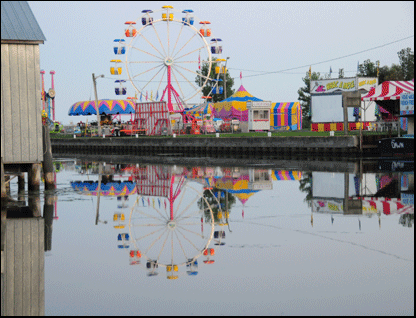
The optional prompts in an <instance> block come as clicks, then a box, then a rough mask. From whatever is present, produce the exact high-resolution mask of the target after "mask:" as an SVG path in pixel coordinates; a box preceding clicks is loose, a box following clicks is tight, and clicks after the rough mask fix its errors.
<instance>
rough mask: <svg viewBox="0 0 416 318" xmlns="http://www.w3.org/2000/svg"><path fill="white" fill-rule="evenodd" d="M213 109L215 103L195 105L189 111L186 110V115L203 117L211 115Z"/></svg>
mask: <svg viewBox="0 0 416 318" xmlns="http://www.w3.org/2000/svg"><path fill="white" fill-rule="evenodd" d="M213 108H214V104H213V103H203V104H201V105H195V106H193V107H191V108H189V109H185V110H184V113H185V114H189V115H193V116H196V117H198V116H199V117H202V116H203V115H211V114H212V110H213Z"/></svg>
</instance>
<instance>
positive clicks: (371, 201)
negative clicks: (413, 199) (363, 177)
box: [363, 198, 415, 215]
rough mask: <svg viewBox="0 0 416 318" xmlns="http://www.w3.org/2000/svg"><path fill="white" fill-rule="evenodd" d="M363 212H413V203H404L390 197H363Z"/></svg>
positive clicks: (386, 213)
mask: <svg viewBox="0 0 416 318" xmlns="http://www.w3.org/2000/svg"><path fill="white" fill-rule="evenodd" d="M363 212H364V213H378V212H380V213H383V214H385V215H389V214H414V213H415V206H414V205H413V204H404V203H403V202H401V200H400V199H393V198H392V199H390V198H363Z"/></svg>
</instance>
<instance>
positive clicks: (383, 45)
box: [245, 35, 414, 78]
mask: <svg viewBox="0 0 416 318" xmlns="http://www.w3.org/2000/svg"><path fill="white" fill-rule="evenodd" d="M412 37H414V35H411V36H408V37H405V38H403V39H400V40H396V41H393V42H389V43H386V44H382V45H379V46H376V47H373V48H370V49H366V50H363V51H360V52H356V53H351V54H348V55H344V56H340V57H336V58H333V59H330V60H326V61H322V62H317V63H312V64H306V65H302V66H297V67H292V68H288V69H284V70H279V71H272V72H264V73H261V74H253V75H248V76H245V77H246V78H247V77H254V76H260V75H267V74H274V73H282V72H285V71H292V70H296V69H299V68H304V67H308V66H312V65H319V64H323V63H328V62H332V61H336V60H340V59H343V58H346V57H350V56H353V55H357V54H361V53H364V52H368V51H372V50H376V49H379V48H382V47H385V46H387V45H391V44H394V43H397V42H400V41H404V40H407V39H410V38H412ZM246 71H248V70H246ZM252 72H259V71H252Z"/></svg>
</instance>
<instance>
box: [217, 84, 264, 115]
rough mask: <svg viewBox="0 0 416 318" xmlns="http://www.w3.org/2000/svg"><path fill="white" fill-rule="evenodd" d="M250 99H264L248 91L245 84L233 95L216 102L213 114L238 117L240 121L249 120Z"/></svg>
mask: <svg viewBox="0 0 416 318" xmlns="http://www.w3.org/2000/svg"><path fill="white" fill-rule="evenodd" d="M248 101H262V99H260V98H257V97H254V96H253V95H251V94H250V93H249V92H247V91H246V89H245V88H244V86H243V85H241V86H240V88H239V89H238V90H237V92H235V93H234V94H233V95H232V96H230V97H228V98H227V99H224V100H223V101H221V102H218V103H215V104H214V109H213V115H214V117H216V118H222V119H231V118H238V119H240V121H248V110H247V102H248Z"/></svg>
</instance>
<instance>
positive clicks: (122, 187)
mask: <svg viewBox="0 0 416 318" xmlns="http://www.w3.org/2000/svg"><path fill="white" fill-rule="evenodd" d="M71 186H72V188H73V189H74V190H77V191H80V192H81V193H83V194H86V195H94V196H96V195H97V194H98V182H93V181H75V182H71ZM135 193H136V183H134V182H130V181H125V182H108V183H101V191H100V196H126V195H132V194H135Z"/></svg>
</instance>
